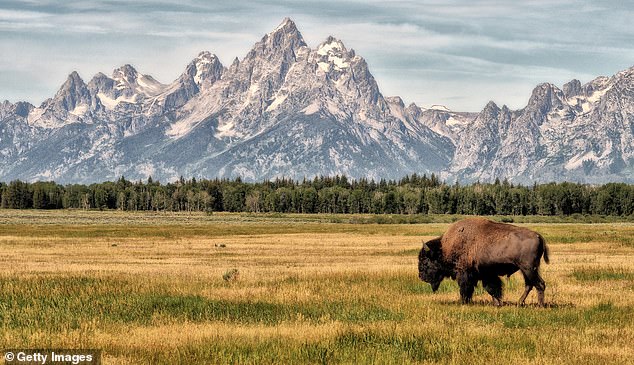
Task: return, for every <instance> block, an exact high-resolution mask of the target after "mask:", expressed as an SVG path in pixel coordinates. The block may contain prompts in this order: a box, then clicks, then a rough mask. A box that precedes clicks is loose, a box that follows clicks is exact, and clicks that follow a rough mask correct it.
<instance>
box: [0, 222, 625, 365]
mask: <svg viewBox="0 0 634 365" xmlns="http://www.w3.org/2000/svg"><path fill="white" fill-rule="evenodd" d="M93 213H94V212H88V213H80V214H78V213H76V212H66V214H67V215H66V216H64V214H63V213H60V212H54V214H53V216H51V217H50V220H48V221H47V219H46V217H45V216H38V217H37V218H36V219H35V221H30V220H29V218H28V217H27V218H24V217H17V218H16V217H13V218H11V219H9V222H6V221H5V222H4V223H0V251H1V252H2V255H0V347H34V348H35V347H50V348H54V347H70V348H100V349H102V350H103V353H104V363H113V364H120V363H130V364H137V363H148V364H149V363H152V364H172V363H208V364H226V363H240V364H279V363H289V364H293V363H295V364H305V363H309V364H331V363H355V364H356V363H368V364H419V363H428V364H447V363H450V364H485V363H487V364H490V363H502V364H506V363H542V364H549V363H562V364H594V363H596V362H601V363H605V364H622V363H632V362H634V350H632V349H631V346H630V344H631V343H633V342H634V292H633V291H632V288H634V285H633V283H632V282H633V281H634V277H633V274H632V273H634V260H633V258H634V246H632V245H631V244H630V243H629V242H630V239H631V238H632V237H634V233H633V232H634V229H633V226H632V225H630V224H621V223H619V224H613V223H608V224H592V225H588V224H545V223H537V224H527V226H529V227H531V228H533V229H536V230H537V231H539V232H540V233H542V234H543V235H544V236H545V237H546V239H547V240H548V242H549V245H550V249H551V264H550V265H542V267H541V272H542V276H543V277H544V279H545V280H546V284H547V289H546V301H547V306H546V308H539V307H537V306H536V305H535V302H536V299H535V296H534V294H532V295H531V296H530V297H529V299H528V305H527V306H525V307H518V306H516V305H515V303H516V301H517V299H518V298H519V296H520V295H521V293H522V291H523V289H524V285H523V279H522V278H521V277H520V276H519V275H515V276H512V277H511V278H510V279H508V280H507V279H506V278H503V283H504V290H505V293H504V301H505V305H504V306H503V307H502V308H496V307H494V306H492V303H491V298H490V296H489V295H488V294H487V293H486V292H485V291H484V290H483V289H482V288H481V286H479V287H478V289H477V290H476V293H475V297H474V304H472V305H461V304H459V289H458V286H457V284H456V283H455V281H453V280H445V281H443V282H442V284H441V286H440V289H439V290H438V291H437V292H436V293H432V292H431V288H430V286H429V284H426V283H424V282H421V281H420V280H419V279H418V277H417V275H416V274H417V273H416V258H417V254H418V250H419V249H420V245H421V243H422V241H423V240H426V239H429V238H431V237H432V236H435V235H438V234H441V233H442V232H443V231H444V230H445V229H446V227H447V225H448V222H447V223H429V224H420V225H418V224H409V223H407V224H376V223H367V222H363V224H351V223H349V222H345V223H344V222H342V223H331V222H329V221H328V219H329V218H326V220H325V221H315V220H313V218H314V217H311V218H310V219H308V218H307V219H305V220H303V218H302V217H295V216H293V217H285V216H282V217H278V216H259V215H245V216H241V215H237V216H234V215H227V217H221V215H216V214H214V215H213V216H211V218H210V217H207V216H204V215H203V216H195V217H194V218H192V219H191V220H190V219H188V218H187V216H186V215H174V216H166V217H163V216H161V215H156V214H149V215H142V214H140V215H135V214H125V215H124V217H125V221H126V222H127V223H125V222H124V220H123V219H122V220H121V221H119V219H120V217H119V216H118V215H117V214H115V213H113V212H104V215H103V216H101V215H99V214H94V215H93ZM0 214H6V213H0ZM21 214H26V215H27V216H29V214H30V213H29V212H26V213H24V212H22V213H21ZM38 214H39V213H38ZM64 217H66V218H67V219H68V222H66V223H64V221H63V220H64ZM172 218H173V219H172ZM351 218H353V217H351ZM369 218H372V217H369ZM364 219H365V218H364ZM395 219H396V218H395ZM360 223H361V222H360ZM234 268H235V269H236V270H239V273H240V274H239V276H237V277H236V278H235V279H233V280H224V279H223V275H224V274H226V273H227V272H228V270H232V269H234Z"/></svg>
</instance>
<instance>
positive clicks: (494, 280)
mask: <svg viewBox="0 0 634 365" xmlns="http://www.w3.org/2000/svg"><path fill="white" fill-rule="evenodd" d="M482 286H483V287H484V290H486V291H487V293H489V294H491V296H492V297H493V304H494V305H495V306H498V307H499V306H501V305H502V280H500V277H499V276H496V275H493V276H488V277H486V278H483V279H482Z"/></svg>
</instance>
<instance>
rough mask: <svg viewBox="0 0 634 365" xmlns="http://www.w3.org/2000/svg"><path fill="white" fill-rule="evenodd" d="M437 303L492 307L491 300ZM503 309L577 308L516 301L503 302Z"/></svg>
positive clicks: (443, 301) (436, 301)
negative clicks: (466, 302) (467, 302)
mask: <svg viewBox="0 0 634 365" xmlns="http://www.w3.org/2000/svg"><path fill="white" fill-rule="evenodd" d="M434 302H435V303H439V304H442V305H448V306H454V307H463V306H467V307H488V308H490V307H492V303H493V302H492V301H491V300H484V299H482V300H473V302H471V303H469V304H463V303H461V302H460V301H459V300H458V301H456V300H450V299H439V300H435V301H434ZM502 307H519V308H552V309H560V308H575V305H574V304H573V303H548V302H547V303H544V305H543V306H540V305H539V304H538V303H527V304H524V305H519V304H518V303H517V302H516V301H511V300H509V301H502V305H501V306H500V307H498V308H502Z"/></svg>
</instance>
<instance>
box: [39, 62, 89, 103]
mask: <svg viewBox="0 0 634 365" xmlns="http://www.w3.org/2000/svg"><path fill="white" fill-rule="evenodd" d="M90 99H91V96H90V92H89V91H88V88H87V86H86V83H85V82H84V80H83V79H82V78H81V77H80V76H79V73H77V71H73V72H71V73H70V74H69V75H68V77H67V78H66V81H65V82H64V84H62V86H61V87H60V88H59V90H58V91H57V93H56V94H55V96H54V97H53V99H52V100H51V101H50V103H48V105H49V106H53V107H56V108H58V109H61V110H65V111H72V110H74V109H75V108H76V107H77V106H79V105H80V104H86V105H87V104H90Z"/></svg>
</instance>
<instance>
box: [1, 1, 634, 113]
mask: <svg viewBox="0 0 634 365" xmlns="http://www.w3.org/2000/svg"><path fill="white" fill-rule="evenodd" d="M518 3H521V4H518ZM632 9H634V1H633V0H624V1H619V0H614V1H601V0H593V1H590V0H537V1H523V2H519V1H511V0H508V1H495V0H485V1H474V0H423V1H389V0H381V1H374V0H370V1H369V0H360V1H356V0H354V1H353V0H343V1H342V0H338V1H330V0H320V1H317V0H314V1H313V0H309V1H278V0H266V1H238V0H233V1H197V0H179V1H178V2H176V1H172V0H169V1H167V0H145V1H126V0H107V1H95V0H78V1H74V0H69V1H53V0H24V1H15V0H2V1H1V2H0V100H4V99H8V100H10V101H18V100H27V101H30V102H32V103H34V104H36V105H39V104H40V103H41V102H42V101H43V100H44V99H46V98H47V97H50V96H52V95H53V94H54V93H55V92H56V90H57V89H58V87H59V86H60V85H61V84H62V83H63V81H64V80H65V78H66V76H67V75H68V74H69V73H70V72H72V71H73V70H76V71H78V72H79V73H80V75H81V76H82V77H83V78H84V79H85V80H86V81H88V80H90V78H91V77H92V76H93V75H94V74H95V73H97V72H100V71H101V72H104V73H106V74H110V73H111V72H112V70H113V69H114V68H116V67H118V66H120V65H123V64H125V63H130V64H132V65H133V66H135V67H136V68H137V69H138V70H139V71H140V72H142V73H145V74H150V75H153V76H154V77H155V78H156V79H158V80H159V81H161V82H164V83H168V82H171V81H172V80H174V79H175V78H177V77H178V75H179V74H180V73H181V72H183V70H184V68H185V66H186V64H187V63H188V62H189V61H190V60H191V59H193V58H194V57H195V56H196V55H197V54H198V53H199V52H200V51H202V50H209V51H211V52H213V53H215V54H217V55H218V56H219V57H220V60H221V61H222V62H223V64H225V65H228V64H230V63H231V60H232V59H233V58H234V57H236V56H237V57H239V58H242V57H244V55H245V54H246V53H247V52H248V50H249V49H250V48H251V46H252V45H253V44H254V43H255V42H257V41H258V40H259V39H260V38H261V37H262V35H264V34H265V33H268V32H269V31H271V30H272V29H274V28H275V27H276V26H277V25H278V24H279V23H280V22H281V21H282V19H283V18H284V17H287V16H288V17H290V18H291V19H293V20H294V21H295V23H296V24H297V26H298V28H299V30H300V31H301V32H302V34H303V36H304V39H305V41H306V42H307V43H308V45H309V46H311V47H316V46H317V45H318V44H319V43H321V42H322V41H323V40H324V39H325V38H326V37H327V36H328V35H333V36H335V37H336V38H339V39H341V40H342V41H343V42H344V44H345V45H346V46H347V47H348V48H353V49H355V51H356V52H357V54H359V55H361V56H363V57H364V58H365V59H366V60H367V62H368V64H369V65H370V71H371V72H372V73H373V74H374V76H375V78H376V79H377V82H378V83H379V86H380V88H381V90H382V92H383V94H384V95H387V96H390V95H400V96H401V97H402V98H403V99H404V100H405V102H406V103H410V102H415V103H417V104H419V105H422V106H430V105H432V104H442V105H446V106H447V107H449V108H451V109H453V110H460V111H479V110H481V109H482V108H483V107H484V105H485V104H486V103H487V102H488V101H489V100H493V101H495V102H496V103H498V104H500V105H502V104H507V105H508V106H510V107H512V108H521V107H523V106H524V105H525V104H526V101H527V100H528V98H529V96H530V92H531V90H532V89H533V87H534V86H535V85H536V84H538V83H540V82H546V81H548V82H552V83H555V84H557V85H561V84H563V83H564V82H566V81H568V80H570V79H572V78H577V79H579V80H581V81H582V82H587V81H590V80H591V79H593V78H594V77H596V76H599V75H612V74H614V73H616V72H618V71H620V70H623V69H626V68H628V67H631V66H633V65H634V42H633V41H632V40H633V39H634V26H633V25H632V19H634V11H633V10H632Z"/></svg>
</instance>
